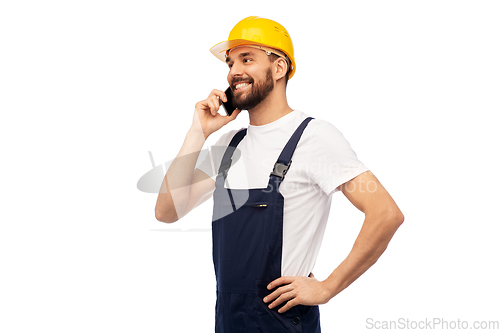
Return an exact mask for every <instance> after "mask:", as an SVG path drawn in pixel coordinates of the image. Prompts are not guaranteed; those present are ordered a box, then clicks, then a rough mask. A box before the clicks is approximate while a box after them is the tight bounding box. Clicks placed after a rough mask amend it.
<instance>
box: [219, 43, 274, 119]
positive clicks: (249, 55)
mask: <svg viewBox="0 0 500 333" xmlns="http://www.w3.org/2000/svg"><path fill="white" fill-rule="evenodd" d="M226 63H227V65H228V66H229V73H228V76H227V81H228V83H229V86H230V87H231V91H232V92H233V105H234V106H235V107H236V108H238V109H240V110H251V109H253V108H254V107H256V106H257V105H259V103H260V102H262V101H263V100H264V99H265V98H266V97H267V96H268V95H269V93H270V92H271V91H272V90H273V89H274V80H273V76H272V71H271V62H270V61H269V59H268V56H267V55H266V53H265V52H264V51H261V50H257V49H255V48H251V47H239V48H236V49H234V50H231V51H230V52H229V55H228V57H227V59H226Z"/></svg>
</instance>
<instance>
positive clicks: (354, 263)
mask: <svg viewBox="0 0 500 333" xmlns="http://www.w3.org/2000/svg"><path fill="white" fill-rule="evenodd" d="M402 222H403V216H402V215H401V214H392V215H390V216H386V217H377V218H371V217H366V218H365V222H364V223H363V227H362V228H361V231H360V233H359V235H358V238H357V239H356V241H355V243H354V246H353V248H352V250H351V252H350V253H349V255H348V256H347V258H346V259H345V260H344V261H343V262H342V263H341V264H340V265H339V266H338V267H337V268H336V269H335V270H334V271H333V273H332V274H330V276H329V277H328V278H327V279H326V280H325V281H323V283H324V285H325V288H326V290H327V292H328V298H329V299H331V298H332V297H334V296H335V295H337V294H338V293H340V292H341V291H342V290H344V289H345V288H347V287H348V286H349V285H350V284H351V283H353V282H354V281H355V280H356V279H357V278H358V277H360V276H361V275H362V274H363V273H364V272H366V271H367V270H368V268H370V267H371V266H372V265H373V264H374V263H375V262H376V261H377V260H378V258H379V257H380V256H381V255H382V253H383V252H384V251H385V249H386V248H387V246H388V244H389V241H390V240H391V238H392V236H393V235H394V233H395V232H396V230H397V229H398V227H399V226H400V225H401V223H402Z"/></svg>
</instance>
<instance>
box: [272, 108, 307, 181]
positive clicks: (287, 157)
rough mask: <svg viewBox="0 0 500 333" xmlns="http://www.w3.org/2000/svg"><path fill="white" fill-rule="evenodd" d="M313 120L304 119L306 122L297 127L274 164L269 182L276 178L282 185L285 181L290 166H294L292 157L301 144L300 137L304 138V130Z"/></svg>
mask: <svg viewBox="0 0 500 333" xmlns="http://www.w3.org/2000/svg"><path fill="white" fill-rule="evenodd" d="M312 119H314V118H312V117H308V118H306V119H304V121H303V122H302V123H301V124H300V125H299V127H297V129H296V130H295V132H294V133H293V134H292V136H291V137H290V140H288V142H287V144H286V146H285V148H283V150H282V151H281V154H280V156H279V157H278V160H277V161H276V163H275V164H274V169H273V171H272V172H271V174H270V175H269V178H270V179H269V180H271V179H272V178H273V177H275V178H277V181H278V182H279V183H281V182H282V181H283V179H285V175H286V172H287V171H288V168H289V167H290V164H292V155H293V153H294V151H295V148H297V144H298V143H299V140H300V137H301V136H302V133H303V132H304V129H305V128H306V126H307V124H309V122H310V121H311V120H312Z"/></svg>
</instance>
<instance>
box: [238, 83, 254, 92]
mask: <svg viewBox="0 0 500 333" xmlns="http://www.w3.org/2000/svg"><path fill="white" fill-rule="evenodd" d="M251 84H252V83H250V82H240V83H237V84H235V85H234V92H237V91H240V90H244V89H245V88H246V87H248V86H249V85H251Z"/></svg>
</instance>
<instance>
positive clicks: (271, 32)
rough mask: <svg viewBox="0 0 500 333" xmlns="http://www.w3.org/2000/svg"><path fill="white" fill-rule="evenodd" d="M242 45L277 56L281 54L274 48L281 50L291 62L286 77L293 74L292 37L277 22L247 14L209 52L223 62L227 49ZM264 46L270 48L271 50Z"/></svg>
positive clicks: (290, 76)
mask: <svg viewBox="0 0 500 333" xmlns="http://www.w3.org/2000/svg"><path fill="white" fill-rule="evenodd" d="M243 45H245V46H253V47H258V48H260V49H263V50H264V51H268V52H271V53H275V54H277V55H279V56H283V54H280V52H274V50H279V51H281V52H283V53H284V54H285V55H286V56H287V57H288V59H290V62H291V66H290V75H289V77H288V78H289V79H291V78H292V76H293V74H295V67H296V66H295V58H294V56H293V45H292V39H291V38H290V35H289V34H288V31H286V29H285V28H284V27H283V26H282V25H281V24H279V23H278V22H275V21H272V20H269V19H266V18H262V17H258V16H249V17H247V18H245V19H243V20H241V21H240V22H238V23H237V24H236V25H235V26H234V28H233V30H231V32H230V33H229V37H228V39H227V41H225V42H221V43H219V44H216V45H214V46H213V47H212V48H211V49H210V52H212V54H213V55H215V56H216V57H217V58H218V59H220V60H222V61H224V62H225V61H226V52H227V51H228V50H230V49H232V48H235V47H238V46H243ZM266 47H267V48H271V50H269V49H267V48H266Z"/></svg>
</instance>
